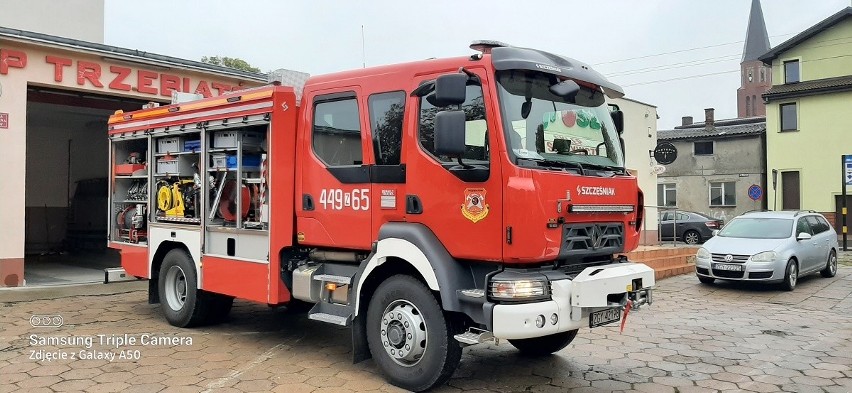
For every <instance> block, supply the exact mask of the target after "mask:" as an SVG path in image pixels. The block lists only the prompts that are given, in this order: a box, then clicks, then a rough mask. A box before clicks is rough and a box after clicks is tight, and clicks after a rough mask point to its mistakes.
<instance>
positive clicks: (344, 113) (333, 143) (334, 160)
mask: <svg viewBox="0 0 852 393" xmlns="http://www.w3.org/2000/svg"><path fill="white" fill-rule="evenodd" d="M312 132H313V135H312V138H311V139H312V142H313V143H312V144H313V149H314V153H316V155H317V157H319V158H320V159H321V160H322V161H323V162H324V163H325V164H326V165H328V166H345V165H361V163H362V162H363V158H362V152H361V121H360V118H359V117H358V102H357V101H356V100H355V94H354V93H351V94H346V95H345V96H343V97H340V96H339V95H333V96H331V97H328V98H326V99H323V98H322V97H318V98H317V100H316V101H314V119H313V131H312Z"/></svg>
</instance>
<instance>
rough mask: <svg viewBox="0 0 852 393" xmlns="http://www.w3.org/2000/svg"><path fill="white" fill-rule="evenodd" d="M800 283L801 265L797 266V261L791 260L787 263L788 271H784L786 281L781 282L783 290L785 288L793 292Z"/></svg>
mask: <svg viewBox="0 0 852 393" xmlns="http://www.w3.org/2000/svg"><path fill="white" fill-rule="evenodd" d="M797 281H799V265H798V264H796V260H795V259H793V258H790V260H789V261H787V269H786V270H784V281H782V282H781V288H784V290H785V291H792V290H794V289H796V282H797Z"/></svg>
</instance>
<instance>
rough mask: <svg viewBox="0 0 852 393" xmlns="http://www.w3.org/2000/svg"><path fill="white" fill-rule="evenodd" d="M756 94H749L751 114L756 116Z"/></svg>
mask: <svg viewBox="0 0 852 393" xmlns="http://www.w3.org/2000/svg"><path fill="white" fill-rule="evenodd" d="M756 108H757V96H751V115H752V116H757V109H756Z"/></svg>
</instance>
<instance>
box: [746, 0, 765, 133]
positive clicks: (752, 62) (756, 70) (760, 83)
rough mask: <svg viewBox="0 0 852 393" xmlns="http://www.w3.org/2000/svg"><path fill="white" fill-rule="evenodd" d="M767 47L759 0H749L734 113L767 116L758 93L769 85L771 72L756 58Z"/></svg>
mask: <svg viewBox="0 0 852 393" xmlns="http://www.w3.org/2000/svg"><path fill="white" fill-rule="evenodd" d="M769 49H770V48H769V35H768V34H767V33H766V23H764V21H763V10H762V9H761V8H760V0H751V12H750V13H749V17H748V28H747V29H746V39H745V45H744V46H743V59H742V61H741V62H740V76H741V77H740V88H739V89H737V117H752V116H766V106H765V105H764V104H763V98H761V97H760V96H761V94H763V93H764V92H766V91H767V90H769V89H770V88H771V87H772V72H770V71H771V68H770V67H769V66H767V65H765V64H763V62H762V61H760V60H758V58H759V57H760V56H761V55H763V54H764V53H766V52H768V51H769Z"/></svg>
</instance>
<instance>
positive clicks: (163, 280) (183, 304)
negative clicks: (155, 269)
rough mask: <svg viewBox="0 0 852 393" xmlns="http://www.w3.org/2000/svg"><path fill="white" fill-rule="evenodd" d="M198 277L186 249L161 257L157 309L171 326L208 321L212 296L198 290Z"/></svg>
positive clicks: (186, 325) (200, 323) (190, 325)
mask: <svg viewBox="0 0 852 393" xmlns="http://www.w3.org/2000/svg"><path fill="white" fill-rule="evenodd" d="M197 277H198V276H197V274H196V272H195V263H193V262H192V259H191V258H190V257H189V255H187V253H186V251H184V250H181V249H174V250H171V251H169V252H168V253H167V254H166V256H165V257H163V265H162V266H161V267H160V277H159V280H158V285H157V290H158V291H159V292H160V308H161V309H162V310H163V315H165V317H166V320H167V321H169V323H170V324H171V325H172V326H177V327H192V326H198V325H202V324H204V323H206V322H207V321H208V317H209V315H208V314H209V312H210V308H211V305H212V303H213V299H211V297H210V296H207V295H208V294H205V293H204V292H202V291H199V290H198V285H197V283H198V278H197ZM228 310H230V307H228Z"/></svg>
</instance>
